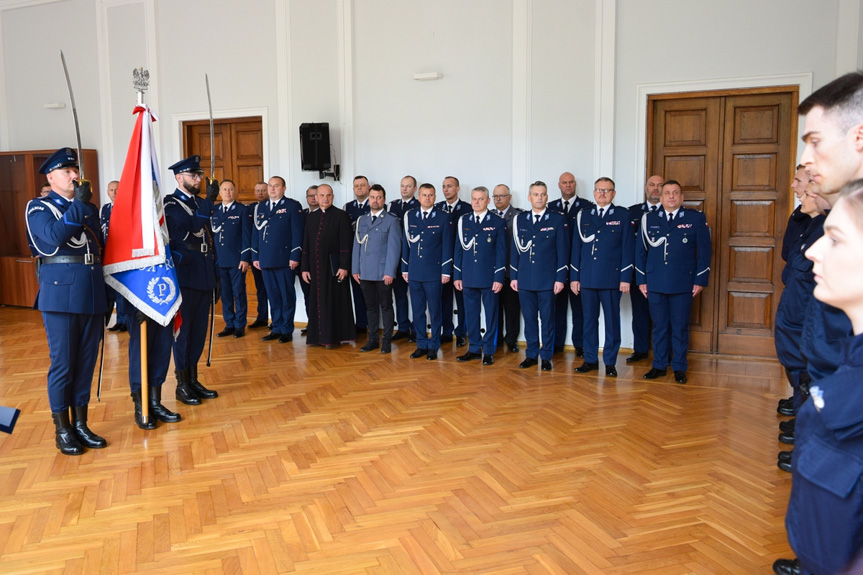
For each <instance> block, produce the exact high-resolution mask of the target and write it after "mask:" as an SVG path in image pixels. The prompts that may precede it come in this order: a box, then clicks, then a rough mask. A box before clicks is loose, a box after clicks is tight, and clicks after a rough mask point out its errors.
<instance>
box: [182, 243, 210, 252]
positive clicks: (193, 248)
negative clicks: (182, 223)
mask: <svg viewBox="0 0 863 575" xmlns="http://www.w3.org/2000/svg"><path fill="white" fill-rule="evenodd" d="M183 247H185V248H186V249H187V250H189V251H190V252H201V253H202V254H205V253H207V252H208V251H209V250H208V249H207V243H206V242H201V243H200V244H190V243H189V242H183Z"/></svg>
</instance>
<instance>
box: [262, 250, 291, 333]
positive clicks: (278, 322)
mask: <svg viewBox="0 0 863 575" xmlns="http://www.w3.org/2000/svg"><path fill="white" fill-rule="evenodd" d="M263 272H264V283H266V284H267V296H268V297H269V298H270V311H271V312H272V314H273V333H277V334H280V335H290V334H293V333H294V313H295V312H296V309H297V292H296V289H295V288H294V277H295V276H296V274H295V273H294V270H292V269H291V268H290V267H287V266H286V267H283V268H264V269H263Z"/></svg>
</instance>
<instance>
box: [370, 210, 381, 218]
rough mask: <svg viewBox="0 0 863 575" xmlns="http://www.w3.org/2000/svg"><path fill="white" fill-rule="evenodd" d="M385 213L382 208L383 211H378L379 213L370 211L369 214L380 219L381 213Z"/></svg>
mask: <svg viewBox="0 0 863 575" xmlns="http://www.w3.org/2000/svg"><path fill="white" fill-rule="evenodd" d="M383 211H384V209H383V208H381V209H379V210H378V211H376V212H372V211H370V212H369V213H370V214H371V215H373V216H374V217H378V216H379V215H381V213H383Z"/></svg>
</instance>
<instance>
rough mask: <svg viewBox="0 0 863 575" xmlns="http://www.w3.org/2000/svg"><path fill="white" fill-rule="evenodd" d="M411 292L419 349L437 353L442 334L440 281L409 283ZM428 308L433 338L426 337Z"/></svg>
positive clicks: (413, 281) (412, 281) (414, 281)
mask: <svg viewBox="0 0 863 575" xmlns="http://www.w3.org/2000/svg"><path fill="white" fill-rule="evenodd" d="M408 286H409V287H410V290H411V307H412V308H413V310H412V311H413V314H414V331H415V332H416V336H417V349H427V350H431V351H437V350H438V349H440V332H441V305H440V298H441V287H442V284H441V283H440V281H439V280H438V281H430V282H419V281H416V280H411V281H409V282H408ZM426 307H428V313H429V317H430V319H431V337H428V336H427V335H426Z"/></svg>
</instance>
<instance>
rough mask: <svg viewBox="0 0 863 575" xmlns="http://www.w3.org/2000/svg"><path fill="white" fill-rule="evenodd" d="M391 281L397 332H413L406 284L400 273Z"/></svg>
mask: <svg viewBox="0 0 863 575" xmlns="http://www.w3.org/2000/svg"><path fill="white" fill-rule="evenodd" d="M396 276H397V277H396V278H395V279H394V280H393V295H394V296H395V298H396V321H397V322H398V329H399V331H404V332H407V333H413V332H414V326H413V324H412V323H411V318H410V307H409V304H408V282H406V281H405V280H404V278H403V277H402V275H401V273H397V274H396Z"/></svg>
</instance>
